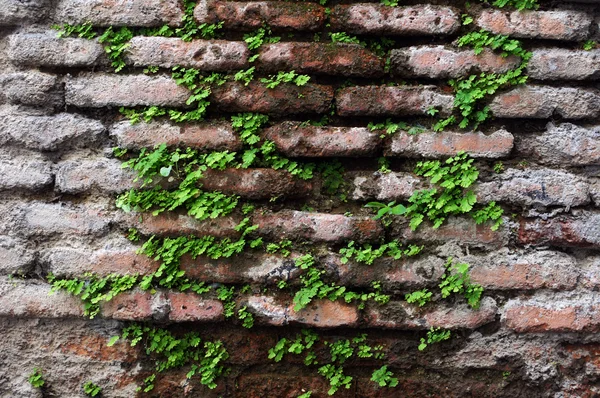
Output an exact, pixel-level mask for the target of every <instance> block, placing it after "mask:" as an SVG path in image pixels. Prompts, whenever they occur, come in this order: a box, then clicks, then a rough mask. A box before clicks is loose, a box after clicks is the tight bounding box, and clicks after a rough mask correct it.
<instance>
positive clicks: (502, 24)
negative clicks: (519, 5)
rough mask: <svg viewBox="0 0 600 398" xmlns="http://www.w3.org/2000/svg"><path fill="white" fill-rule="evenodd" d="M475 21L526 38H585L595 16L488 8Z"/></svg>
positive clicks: (574, 12) (478, 24)
mask: <svg viewBox="0 0 600 398" xmlns="http://www.w3.org/2000/svg"><path fill="white" fill-rule="evenodd" d="M475 23H476V24H477V26H479V27H480V28H482V29H485V30H489V31H491V32H493V33H496V34H502V35H509V36H513V37H521V38H526V39H552V40H570V41H577V40H585V39H586V38H587V37H588V32H589V29H590V26H591V24H592V18H591V17H590V16H589V15H587V14H586V13H584V12H579V11H567V10H560V11H525V12H521V11H512V12H509V11H502V10H485V11H482V12H481V13H480V14H479V16H478V17H477V18H476V20H475Z"/></svg>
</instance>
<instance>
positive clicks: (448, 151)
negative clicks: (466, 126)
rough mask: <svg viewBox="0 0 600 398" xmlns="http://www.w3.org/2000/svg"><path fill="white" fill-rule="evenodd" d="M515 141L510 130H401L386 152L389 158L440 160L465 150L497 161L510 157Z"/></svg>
mask: <svg viewBox="0 0 600 398" xmlns="http://www.w3.org/2000/svg"><path fill="white" fill-rule="evenodd" d="M513 141H514V137H513V135H512V134H511V133H509V132H508V131H506V130H497V131H495V132H493V133H492V134H489V135H486V134H483V133H480V132H475V133H459V132H451V131H444V132H441V133H435V132H425V133H421V134H416V135H411V134H408V133H406V132H404V131H399V132H397V133H396V134H394V136H393V137H392V139H391V141H390V144H389V146H388V148H387V149H386V150H385V152H384V153H385V155H386V156H403V157H411V158H414V157H416V158H419V157H424V158H439V157H442V156H454V155H456V154H457V153H458V152H461V151H464V152H466V153H468V154H469V155H470V156H472V157H476V158H491V159H496V158H502V157H506V156H508V155H509V154H510V152H511V150H512V148H513Z"/></svg>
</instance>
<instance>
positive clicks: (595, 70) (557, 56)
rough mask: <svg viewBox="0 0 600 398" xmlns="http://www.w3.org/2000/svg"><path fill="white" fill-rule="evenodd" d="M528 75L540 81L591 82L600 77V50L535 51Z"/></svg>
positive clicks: (550, 49)
mask: <svg viewBox="0 0 600 398" xmlns="http://www.w3.org/2000/svg"><path fill="white" fill-rule="evenodd" d="M527 75H528V76H529V77H530V78H532V79H538V80H589V79H598V77H600V50H591V51H585V50H567V49H563V48H545V49H539V50H534V51H533V56H532V57H531V59H530V60H529V63H528V64H527Z"/></svg>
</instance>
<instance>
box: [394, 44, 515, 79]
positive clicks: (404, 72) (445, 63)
mask: <svg viewBox="0 0 600 398" xmlns="http://www.w3.org/2000/svg"><path fill="white" fill-rule="evenodd" d="M390 62H391V64H390V69H391V70H392V72H393V73H394V74H396V75H399V76H408V77H427V78H431V79H446V78H457V77H462V76H467V75H472V74H477V73H482V72H487V73H504V72H507V71H509V70H511V69H514V68H516V67H517V66H518V65H519V63H520V59H519V58H518V57H515V56H509V57H502V56H500V55H499V54H497V53H495V52H493V51H492V50H489V49H485V50H484V51H482V52H481V54H479V55H476V54H475V53H474V52H473V50H455V49H449V48H446V47H444V46H413V47H407V48H402V49H395V50H392V51H391V54H390Z"/></svg>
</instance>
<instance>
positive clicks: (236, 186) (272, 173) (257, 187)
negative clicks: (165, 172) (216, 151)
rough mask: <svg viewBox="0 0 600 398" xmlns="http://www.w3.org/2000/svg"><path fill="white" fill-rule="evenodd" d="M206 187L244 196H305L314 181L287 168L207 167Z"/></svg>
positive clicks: (205, 173) (204, 184)
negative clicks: (292, 172)
mask: <svg viewBox="0 0 600 398" xmlns="http://www.w3.org/2000/svg"><path fill="white" fill-rule="evenodd" d="M200 183H201V184H202V187H203V189H206V190H210V191H220V192H223V193H225V194H228V195H230V194H235V195H240V196H242V197H244V198H249V199H269V198H273V197H278V196H284V197H303V196H307V195H308V194H310V192H311V189H312V184H311V183H310V182H308V181H303V180H300V179H298V178H296V177H294V176H293V175H291V174H290V173H289V172H287V171H283V170H273V169H263V168H253V169H226V170H210V169H209V170H206V172H204V177H203V178H202V180H200Z"/></svg>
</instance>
